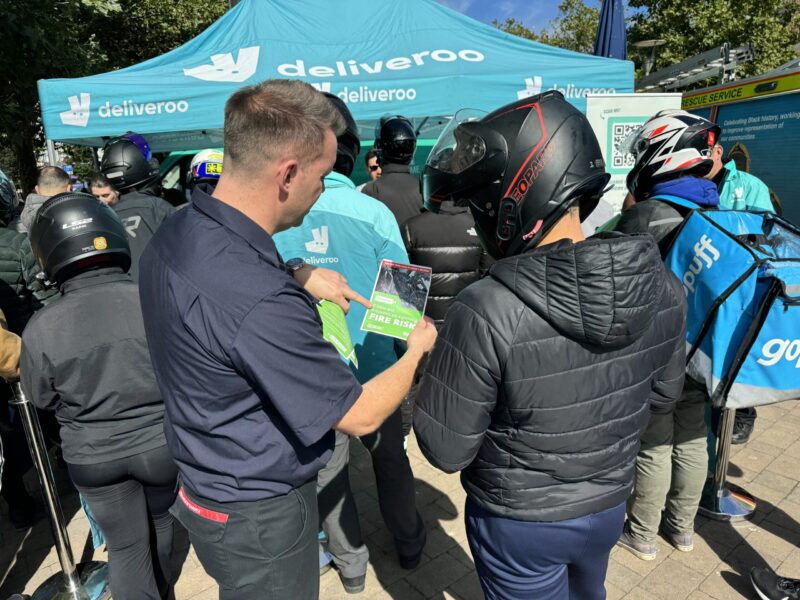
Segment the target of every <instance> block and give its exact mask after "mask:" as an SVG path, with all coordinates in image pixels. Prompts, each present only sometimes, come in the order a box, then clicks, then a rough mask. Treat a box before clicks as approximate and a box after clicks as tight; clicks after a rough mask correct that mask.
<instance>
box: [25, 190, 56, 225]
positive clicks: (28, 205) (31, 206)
mask: <svg viewBox="0 0 800 600" xmlns="http://www.w3.org/2000/svg"><path fill="white" fill-rule="evenodd" d="M49 199H50V196H40V195H39V194H28V196H27V197H26V198H25V207H24V208H23V209H22V213H21V214H20V216H19V220H20V223H22V227H23V231H25V232H28V231H30V230H31V226H32V225H33V220H34V219H35V218H36V213H37V212H38V211H39V209H40V208H41V207H42V204H44V203H45V202H47V201H48V200H49Z"/></svg>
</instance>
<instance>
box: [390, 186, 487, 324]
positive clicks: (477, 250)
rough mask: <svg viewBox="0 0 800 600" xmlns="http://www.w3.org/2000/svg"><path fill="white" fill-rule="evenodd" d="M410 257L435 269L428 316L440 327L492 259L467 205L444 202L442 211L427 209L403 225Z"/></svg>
mask: <svg viewBox="0 0 800 600" xmlns="http://www.w3.org/2000/svg"><path fill="white" fill-rule="evenodd" d="M400 233H401V234H402V235H403V242H404V243H405V245H406V250H407V251H408V258H409V260H410V261H411V262H412V263H413V264H415V265H423V266H425V267H431V269H433V275H432V276H431V287H430V293H429V294H428V303H427V305H426V306H425V316H428V317H430V318H431V319H433V321H434V322H435V323H436V326H437V327H439V326H441V324H442V323H444V316H445V314H446V313H447V309H448V308H450V305H451V304H452V303H453V300H454V299H455V297H456V296H457V295H458V294H459V292H460V291H461V290H463V289H464V288H465V287H467V286H468V285H470V284H471V283H475V282H476V281H478V279H480V278H481V277H483V274H484V273H485V272H486V269H487V268H488V266H489V264H490V263H491V259H490V258H489V257H488V255H487V254H486V251H485V250H484V249H483V246H481V242H480V240H479V239H478V234H477V232H476V231H475V220H474V219H473V218H472V215H471V214H470V212H469V209H468V208H467V207H466V206H455V205H454V204H453V203H452V202H445V203H444V204H443V206H442V207H441V208H440V209H439V214H436V213H433V212H424V213H422V214H421V215H417V216H416V217H412V218H411V219H409V220H408V221H406V222H405V223H404V224H403V226H402V227H401V228H400Z"/></svg>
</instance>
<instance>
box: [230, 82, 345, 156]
mask: <svg viewBox="0 0 800 600" xmlns="http://www.w3.org/2000/svg"><path fill="white" fill-rule="evenodd" d="M329 129H330V130H333V133H334V134H335V135H337V136H338V135H339V134H340V133H342V132H343V131H344V129H345V123H344V119H343V118H342V116H341V114H339V111H337V110H336V108H335V107H334V106H333V104H332V103H331V102H330V101H329V100H328V99H327V98H326V97H325V96H324V95H323V94H322V93H321V92H318V91H317V90H316V89H314V88H313V87H312V86H310V85H308V84H307V83H304V82H302V81H296V80H288V79H269V80H267V81H264V82H262V83H259V84H257V85H251V86H248V87H244V88H242V89H240V90H238V91H237V92H236V93H234V94H233V95H232V96H231V97H230V98H229V99H228V102H227V103H226V104H225V130H224V134H225V139H224V145H225V169H226V170H228V171H233V170H236V169H239V168H242V169H248V170H252V171H253V172H256V171H258V170H260V169H261V168H262V167H263V165H264V163H265V162H268V161H271V160H275V159H277V158H280V157H282V156H285V155H286V154H294V155H295V156H296V157H297V158H298V159H300V160H301V161H308V160H315V159H317V158H318V157H319V156H320V154H321V153H322V146H323V141H324V139H325V132H326V131H327V130H329Z"/></svg>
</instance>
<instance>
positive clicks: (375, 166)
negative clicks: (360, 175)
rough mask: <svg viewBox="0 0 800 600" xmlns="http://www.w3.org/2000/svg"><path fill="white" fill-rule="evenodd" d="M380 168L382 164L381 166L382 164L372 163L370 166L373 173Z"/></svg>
mask: <svg viewBox="0 0 800 600" xmlns="http://www.w3.org/2000/svg"><path fill="white" fill-rule="evenodd" d="M380 168H381V166H380V165H370V166H369V170H370V173H372V172H375V171H377V170H378V169H380Z"/></svg>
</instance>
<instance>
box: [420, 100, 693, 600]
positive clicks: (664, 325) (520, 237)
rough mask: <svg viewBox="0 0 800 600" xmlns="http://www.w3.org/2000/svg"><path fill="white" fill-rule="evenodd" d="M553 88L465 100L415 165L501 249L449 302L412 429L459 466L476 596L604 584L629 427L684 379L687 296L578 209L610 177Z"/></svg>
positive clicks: (649, 253) (651, 256) (632, 430)
mask: <svg viewBox="0 0 800 600" xmlns="http://www.w3.org/2000/svg"><path fill="white" fill-rule="evenodd" d="M604 167H605V164H604V162H603V159H602V156H601V152H600V147H599V145H598V143H597V139H596V138H595V136H594V133H593V132H592V128H591V127H590V125H589V123H588V121H587V120H586V118H585V117H584V116H583V115H582V114H581V113H580V112H579V111H578V110H576V109H575V108H574V107H572V106H571V105H570V104H569V103H567V102H566V101H565V100H564V97H563V96H562V95H561V94H560V93H558V92H555V91H551V92H547V93H545V94H541V95H539V96H534V97H532V98H526V99H524V100H520V101H517V102H515V103H513V104H509V105H507V106H504V107H502V108H500V109H498V110H496V111H494V112H492V113H491V114H489V115H477V114H469V113H459V114H458V115H456V118H455V119H454V120H453V122H452V123H451V124H450V125H449V126H448V128H447V129H446V130H445V131H444V132H443V134H442V136H441V137H440V139H439V141H438V142H437V145H436V146H435V147H434V149H433V151H432V153H431V155H430V157H429V159H428V164H427V165H426V167H425V172H424V175H423V189H424V195H425V199H426V206H428V207H430V208H431V209H433V210H435V209H436V206H437V205H438V204H440V203H441V202H442V201H444V200H448V199H452V200H455V201H457V202H461V203H466V204H468V205H469V207H470V210H471V211H472V214H473V216H474V217H475V223H476V229H477V231H478V234H479V236H480V238H481V240H482V242H483V244H484V246H485V248H486V250H487V251H488V252H489V253H490V254H491V255H492V256H493V257H495V258H496V259H498V261H497V262H496V263H494V265H492V267H491V268H490V269H489V273H488V276H487V277H484V278H483V279H482V280H481V281H479V282H477V283H475V284H473V285H471V286H470V287H468V288H467V289H466V290H464V291H463V292H462V293H461V294H460V295H459V296H458V298H457V299H456V301H455V302H454V303H453V305H452V306H451V308H450V310H449V311H448V314H447V317H446V319H445V325H444V327H443V328H442V330H441V333H440V339H439V341H437V343H436V346H435V348H434V350H433V353H432V355H431V357H430V361H429V363H428V367H427V369H426V372H425V374H424V375H423V378H422V382H421V384H420V390H419V394H418V396H417V406H416V411H415V415H414V429H415V431H416V434H417V438H418V440H419V444H420V448H421V450H422V452H423V454H424V455H425V456H426V458H427V459H428V460H429V461H430V462H431V463H432V464H433V465H434V466H436V467H438V468H440V469H442V470H444V471H447V472H455V471H462V474H461V481H462V484H463V485H464V487H465V489H466V492H467V506H466V521H467V534H468V539H469V543H470V548H471V550H472V554H473V557H474V559H475V565H476V568H477V571H478V576H479V578H480V581H481V585H482V586H483V590H484V592H485V594H486V597H487V598H490V599H499V598H502V599H503V600H509V599H514V598H520V599H522V598H525V599H530V598H536V599H537V600H548V599H559V600H560V599H565V598H571V599H575V600H600V599H602V598H605V590H604V580H605V574H606V568H607V564H608V556H609V553H610V551H611V548H612V547H613V546H614V543H615V542H616V540H617V538H618V537H619V534H620V532H621V530H622V526H623V520H624V516H625V501H626V499H627V498H628V496H629V494H630V491H631V486H632V482H633V474H634V465H635V460H636V454H637V451H638V449H639V436H640V435H641V433H642V431H643V430H644V428H645V426H646V425H647V422H648V420H649V416H650V411H651V410H653V411H662V412H669V411H671V410H672V408H673V405H674V403H675V400H676V398H677V397H678V394H679V393H680V389H681V384H682V382H683V371H684V328H685V319H686V301H685V298H684V295H683V290H682V288H681V286H680V284H679V282H678V280H677V279H676V278H675V277H674V276H672V275H671V274H670V273H668V272H667V271H666V269H665V268H664V265H663V263H662V261H661V257H660V255H659V253H658V248H657V246H656V244H655V242H654V241H653V239H652V238H651V237H650V236H648V235H634V236H626V235H621V234H616V233H612V234H599V235H597V236H595V237H593V238H592V239H591V240H586V241H584V237H583V233H582V232H581V228H580V220H581V218H582V217H584V216H585V215H587V214H589V213H590V212H591V211H592V209H594V207H595V205H596V204H597V202H598V200H599V198H600V196H601V195H602V193H603V189H604V187H605V185H606V183H607V182H608V179H609V176H608V174H607V173H606V172H605V169H604Z"/></svg>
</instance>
